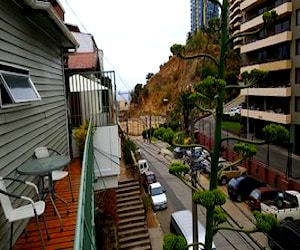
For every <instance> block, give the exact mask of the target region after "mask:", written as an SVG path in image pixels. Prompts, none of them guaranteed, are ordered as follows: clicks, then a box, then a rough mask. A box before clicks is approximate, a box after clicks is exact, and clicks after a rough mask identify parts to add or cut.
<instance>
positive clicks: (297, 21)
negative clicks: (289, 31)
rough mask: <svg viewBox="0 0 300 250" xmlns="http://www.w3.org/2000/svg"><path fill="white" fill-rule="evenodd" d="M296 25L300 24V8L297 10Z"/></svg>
mask: <svg viewBox="0 0 300 250" xmlns="http://www.w3.org/2000/svg"><path fill="white" fill-rule="evenodd" d="M296 25H297V26H299V25H300V9H297V10H296Z"/></svg>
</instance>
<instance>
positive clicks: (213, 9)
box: [191, 0, 219, 34]
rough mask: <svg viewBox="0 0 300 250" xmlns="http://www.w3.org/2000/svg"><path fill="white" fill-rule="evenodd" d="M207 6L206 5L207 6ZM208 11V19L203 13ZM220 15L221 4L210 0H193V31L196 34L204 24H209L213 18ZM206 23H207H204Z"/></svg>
mask: <svg viewBox="0 0 300 250" xmlns="http://www.w3.org/2000/svg"><path fill="white" fill-rule="evenodd" d="M205 6H206V7H205ZM204 13H206V15H205V16H206V21H204V20H203V15H204ZM216 17H219V6H218V5H216V4H213V3H211V2H210V1H208V0H191V32H192V33H193V34H195V33H196V32H197V31H198V30H200V29H201V28H202V27H203V26H207V24H208V21H209V20H210V19H211V18H216ZM204 22H206V23H205V25H203V24H204Z"/></svg>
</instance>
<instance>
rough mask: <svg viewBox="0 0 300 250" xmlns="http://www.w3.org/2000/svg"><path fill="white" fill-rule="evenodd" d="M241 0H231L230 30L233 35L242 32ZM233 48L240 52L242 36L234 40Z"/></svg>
mask: <svg viewBox="0 0 300 250" xmlns="http://www.w3.org/2000/svg"><path fill="white" fill-rule="evenodd" d="M240 3H241V0H229V31H230V34H231V35H232V36H234V35H236V34H237V33H239V32H240V29H241V18H242V15H241V10H240ZM232 42H233V50H234V51H236V52H237V53H240V48H241V42H242V38H241V37H237V38H235V39H234V40H233V41H232Z"/></svg>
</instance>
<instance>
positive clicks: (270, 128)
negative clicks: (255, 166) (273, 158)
mask: <svg viewBox="0 0 300 250" xmlns="http://www.w3.org/2000/svg"><path fill="white" fill-rule="evenodd" d="M263 133H264V136H265V141H266V143H267V145H268V148H267V159H266V165H267V167H269V165H270V143H271V142H288V140H289V138H290V133H289V131H288V130H287V129H286V128H285V127H283V126H282V125H278V124H270V125H267V126H265V127H264V128H263Z"/></svg>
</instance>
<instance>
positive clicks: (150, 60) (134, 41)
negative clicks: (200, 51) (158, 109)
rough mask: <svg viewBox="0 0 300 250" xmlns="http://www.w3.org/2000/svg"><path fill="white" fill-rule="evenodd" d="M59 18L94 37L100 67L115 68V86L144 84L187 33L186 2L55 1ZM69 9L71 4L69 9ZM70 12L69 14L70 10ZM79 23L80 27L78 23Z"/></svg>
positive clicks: (156, 0) (183, 0) (122, 0)
mask: <svg viewBox="0 0 300 250" xmlns="http://www.w3.org/2000/svg"><path fill="white" fill-rule="evenodd" d="M60 2H61V4H62V5H63V8H64V9H65V12H66V13H65V22H67V23H71V24H77V25H78V26H79V27H80V29H81V32H84V33H90V34H92V35H93V36H94V39H95V41H96V43H97V46H98V48H99V49H102V50H103V53H104V68H105V70H115V72H116V81H117V90H125V91H127V90H131V89H133V88H134V86H135V85H136V84H137V83H141V84H145V83H146V79H145V77H146V75H147V73H148V72H151V73H154V74H155V73H157V72H158V71H159V66H160V65H161V64H163V63H165V62H167V61H168V58H169V56H170V55H171V52H170V47H171V46H172V45H173V44H174V43H179V44H185V41H186V37H187V33H188V32H189V31H190V1H188V0H152V1H143V0H127V1H124V0H84V1H83V0H81V1H80V0H60ZM70 7H71V8H70ZM74 13H75V14H74ZM82 26H83V27H82Z"/></svg>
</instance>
